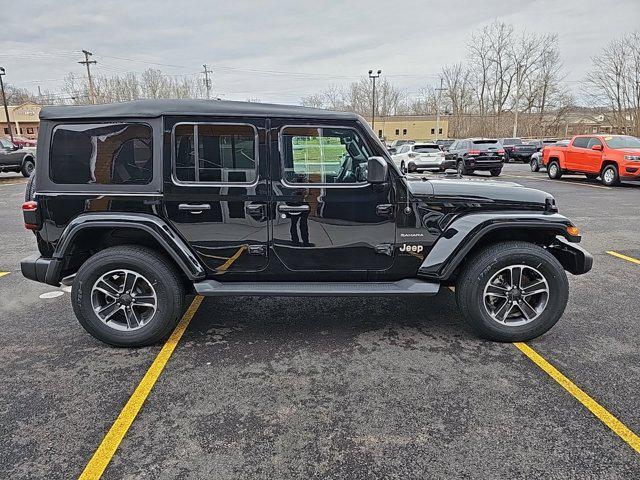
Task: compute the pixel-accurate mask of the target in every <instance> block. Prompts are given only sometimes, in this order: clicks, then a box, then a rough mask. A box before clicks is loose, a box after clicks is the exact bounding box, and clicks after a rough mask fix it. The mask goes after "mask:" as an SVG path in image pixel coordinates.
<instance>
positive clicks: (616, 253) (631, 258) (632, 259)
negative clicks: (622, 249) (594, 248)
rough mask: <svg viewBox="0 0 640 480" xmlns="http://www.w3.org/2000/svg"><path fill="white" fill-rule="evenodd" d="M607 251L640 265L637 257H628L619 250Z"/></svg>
mask: <svg viewBox="0 0 640 480" xmlns="http://www.w3.org/2000/svg"><path fill="white" fill-rule="evenodd" d="M607 253H608V254H609V255H613V256H614V257H618V258H621V259H622V260H626V261H627V262H631V263H637V264H638V265H640V260H638V259H637V258H633V257H627V256H626V255H623V254H621V253H618V252H614V251H613V250H608V251H607Z"/></svg>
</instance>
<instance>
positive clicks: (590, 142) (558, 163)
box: [542, 134, 640, 186]
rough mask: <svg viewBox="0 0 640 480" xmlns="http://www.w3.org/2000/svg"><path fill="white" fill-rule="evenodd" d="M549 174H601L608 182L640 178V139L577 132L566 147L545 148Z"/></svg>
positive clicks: (588, 175)
mask: <svg viewBox="0 0 640 480" xmlns="http://www.w3.org/2000/svg"><path fill="white" fill-rule="evenodd" d="M542 163H543V164H544V165H545V166H546V167H547V173H548V174H549V178H552V179H557V178H560V177H561V176H562V175H563V174H565V173H568V174H569V173H582V174H584V175H586V176H587V178H590V179H596V178H598V177H600V180H601V181H602V183H603V184H604V185H607V186H611V185H617V184H618V183H620V180H640V140H639V139H637V138H636V137H632V136H630V135H602V134H594V135H576V136H575V137H573V138H572V139H571V143H569V145H568V146H566V147H557V146H555V145H550V146H547V147H545V148H544V150H543V152H542Z"/></svg>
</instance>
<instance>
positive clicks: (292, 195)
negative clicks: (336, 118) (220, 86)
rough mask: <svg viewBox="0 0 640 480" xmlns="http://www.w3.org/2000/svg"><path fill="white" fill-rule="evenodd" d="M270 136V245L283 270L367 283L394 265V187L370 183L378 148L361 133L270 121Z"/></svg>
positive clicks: (317, 124) (307, 124) (353, 130)
mask: <svg viewBox="0 0 640 480" xmlns="http://www.w3.org/2000/svg"><path fill="white" fill-rule="evenodd" d="M271 138H272V139H278V141H277V143H275V142H273V143H272V158H274V159H275V158H278V161H277V163H276V160H274V161H273V162H272V163H273V168H272V178H273V199H274V209H275V220H274V223H273V246H274V251H275V253H276V255H277V256H278V258H279V260H280V261H281V262H282V263H283V264H284V265H285V266H286V268H287V269H289V270H293V271H297V272H302V271H307V272H313V273H314V274H315V273H319V272H333V273H332V276H330V278H331V279H335V278H336V273H335V272H343V273H345V274H348V277H349V278H352V279H356V278H361V279H364V278H366V274H367V271H382V270H386V269H388V268H389V267H391V265H392V263H393V259H394V249H393V244H394V242H395V222H394V215H395V208H394V196H393V188H392V182H388V183H387V184H383V185H371V184H369V183H368V182H367V161H368V159H369V157H370V156H371V152H372V151H373V149H372V146H371V145H369V144H367V140H365V139H366V138H367V137H366V135H365V134H364V132H362V131H359V130H358V129H356V128H354V127H353V126H351V125H344V126H340V125H338V126H335V125H324V124H322V123H306V122H303V121H294V120H286V119H283V120H273V130H272V133H271ZM341 277H342V276H341ZM314 278H318V277H314Z"/></svg>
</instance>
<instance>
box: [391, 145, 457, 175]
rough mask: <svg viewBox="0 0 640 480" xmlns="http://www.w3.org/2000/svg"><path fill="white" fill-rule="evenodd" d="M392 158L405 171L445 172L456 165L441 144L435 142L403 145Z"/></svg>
mask: <svg viewBox="0 0 640 480" xmlns="http://www.w3.org/2000/svg"><path fill="white" fill-rule="evenodd" d="M391 158H392V159H393V161H394V162H395V164H396V165H397V166H398V168H399V169H400V171H402V172H403V173H406V172H410V173H411V172H420V171H422V170H429V169H436V170H440V171H441V172H444V171H445V170H446V169H447V168H454V167H455V163H453V162H452V161H450V160H447V159H446V158H445V154H444V152H443V151H442V150H441V149H440V146H439V145H437V144H435V143H412V144H405V145H402V146H401V147H400V148H399V149H398V151H397V152H396V154H395V155H392V157H391Z"/></svg>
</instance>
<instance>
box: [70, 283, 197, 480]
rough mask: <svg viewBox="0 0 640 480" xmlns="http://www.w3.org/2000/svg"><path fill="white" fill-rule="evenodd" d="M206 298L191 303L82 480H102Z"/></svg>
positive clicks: (104, 440)
mask: <svg viewBox="0 0 640 480" xmlns="http://www.w3.org/2000/svg"><path fill="white" fill-rule="evenodd" d="M203 298H204V297H202V296H197V297H196V298H194V299H193V302H191V305H190V306H189V308H188V309H187V311H186V312H185V314H184V315H183V317H182V319H181V320H180V322H179V323H178V326H176V328H175V330H174V331H173V333H172V334H171V336H170V337H169V339H168V340H167V341H166V343H165V344H164V346H163V347H162V350H160V353H158V355H157V356H156V358H155V360H154V361H153V363H152V364H151V366H150V367H149V369H148V370H147V373H145V375H144V377H143V378H142V380H140V383H139V384H138V386H137V387H136V389H135V391H134V392H133V394H132V395H131V397H130V398H129V400H128V401H127V404H126V405H125V406H124V408H123V409H122V411H121V412H120V415H118V418H116V421H115V422H113V425H112V426H111V428H110V429H109V431H108V432H107V434H106V435H105V437H104V438H103V439H102V442H101V443H100V446H99V447H98V449H97V450H96V451H95V453H94V454H93V456H92V457H91V460H89V463H88V464H87V466H86V467H85V469H84V470H83V472H82V473H81V474H80V477H79V479H80V480H89V479H98V478H100V477H101V476H102V474H103V473H104V470H105V469H106V468H107V465H109V462H110V461H111V458H112V457H113V455H114V454H115V453H116V450H117V449H118V446H119V445H120V442H121V441H122V439H123V438H124V436H125V435H126V434H127V431H128V430H129V427H131V424H132V423H133V421H134V420H135V418H136V416H137V415H138V412H140V409H141V408H142V405H144V402H145V400H146V399H147V397H148V396H149V392H151V389H152V388H153V386H154V385H155V383H156V381H157V380H158V378H159V377H160V374H161V373H162V371H163V370H164V367H165V365H166V364H167V362H168V361H169V358H171V355H172V354H173V351H174V350H175V348H176V346H177V345H178V342H179V341H180V339H181V338H182V334H183V333H184V332H185V330H186V329H187V327H188V326H189V323H190V322H191V319H192V318H193V316H194V315H195V314H196V312H197V311H198V308H199V307H200V304H201V303H202V300H203Z"/></svg>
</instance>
